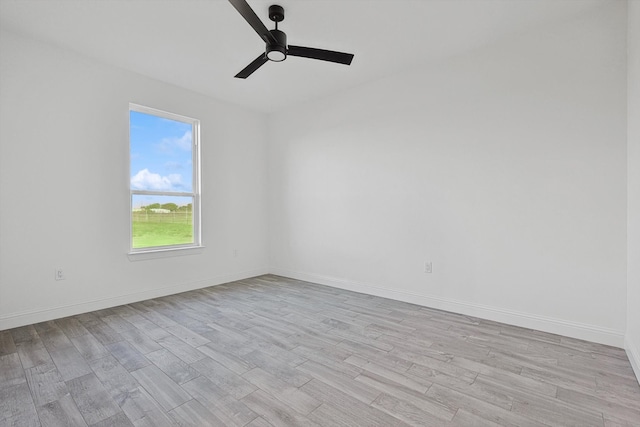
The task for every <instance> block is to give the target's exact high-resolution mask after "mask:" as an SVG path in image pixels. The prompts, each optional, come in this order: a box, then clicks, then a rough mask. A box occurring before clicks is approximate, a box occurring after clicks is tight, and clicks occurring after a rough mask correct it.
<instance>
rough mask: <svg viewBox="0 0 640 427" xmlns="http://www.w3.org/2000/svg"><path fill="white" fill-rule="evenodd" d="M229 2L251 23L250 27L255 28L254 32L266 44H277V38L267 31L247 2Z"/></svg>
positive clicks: (239, 0)
mask: <svg viewBox="0 0 640 427" xmlns="http://www.w3.org/2000/svg"><path fill="white" fill-rule="evenodd" d="M229 3H231V4H232V5H233V7H235V8H236V10H237V11H238V12H240V15H242V17H243V18H244V19H245V21H247V22H248V23H249V25H251V28H253V29H254V30H256V33H258V35H259V36H260V37H261V38H262V40H264V41H265V43H268V44H277V40H276V38H275V37H273V35H272V34H271V33H270V32H269V30H268V29H267V27H265V25H264V24H263V23H262V21H261V20H260V18H258V15H256V13H255V12H254V11H253V9H251V6H249V3H247V2H246V0H229Z"/></svg>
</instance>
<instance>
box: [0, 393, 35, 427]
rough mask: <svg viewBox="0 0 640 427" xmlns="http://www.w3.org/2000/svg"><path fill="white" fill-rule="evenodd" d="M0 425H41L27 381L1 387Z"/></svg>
mask: <svg viewBox="0 0 640 427" xmlns="http://www.w3.org/2000/svg"><path fill="white" fill-rule="evenodd" d="M0 426H16V427H22V426H25V427H30V426H34V427H35V426H40V421H39V420H38V414H37V413H36V407H35V405H34V403H33V399H32V398H31V393H30V392H29V386H28V385H27V383H26V382H25V383H21V384H16V385H13V386H9V387H4V388H0Z"/></svg>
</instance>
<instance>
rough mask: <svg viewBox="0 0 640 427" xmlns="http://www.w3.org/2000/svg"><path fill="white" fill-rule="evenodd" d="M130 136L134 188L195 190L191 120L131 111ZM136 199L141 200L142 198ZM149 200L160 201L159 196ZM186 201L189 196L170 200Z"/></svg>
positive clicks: (131, 172) (150, 201)
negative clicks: (185, 120) (189, 121)
mask: <svg viewBox="0 0 640 427" xmlns="http://www.w3.org/2000/svg"><path fill="white" fill-rule="evenodd" d="M129 138H130V143H131V146H130V150H131V170H130V183H131V189H132V190H152V191H163V192H165V191H177V192H191V191H192V189H193V183H192V176H193V163H192V127H191V124H190V123H184V122H179V121H176V120H169V119H165V118H162V117H157V116H153V115H150V114H145V113H140V112H138V111H130V128H129ZM136 199H137V200H138V201H139V200H140V197H136ZM145 199H148V201H149V203H154V202H158V201H159V200H158V198H157V197H145ZM162 200H163V201H161V202H160V203H166V202H167V200H168V199H167V198H166V197H163V198H162ZM185 200H187V199H184V198H180V199H179V201H178V200H169V201H172V202H174V203H177V204H184V202H185ZM189 203H190V202H189ZM142 204H146V203H142ZM136 207H137V206H136Z"/></svg>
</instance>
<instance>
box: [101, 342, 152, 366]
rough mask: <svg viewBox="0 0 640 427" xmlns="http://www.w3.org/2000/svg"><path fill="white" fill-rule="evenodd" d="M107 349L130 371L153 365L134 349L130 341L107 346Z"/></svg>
mask: <svg viewBox="0 0 640 427" xmlns="http://www.w3.org/2000/svg"><path fill="white" fill-rule="evenodd" d="M106 347H107V349H108V350H109V351H110V352H111V354H113V355H114V356H115V358H116V359H118V362H120V364H121V365H122V366H124V367H125V369H126V370H128V371H135V370H137V369H140V368H143V367H145V366H147V365H148V364H149V363H151V362H149V360H148V359H147V358H146V357H144V355H143V354H142V353H140V352H139V351H138V350H136V349H135V348H133V346H132V345H131V344H130V343H129V342H128V341H119V342H115V343H112V344H107V345H106Z"/></svg>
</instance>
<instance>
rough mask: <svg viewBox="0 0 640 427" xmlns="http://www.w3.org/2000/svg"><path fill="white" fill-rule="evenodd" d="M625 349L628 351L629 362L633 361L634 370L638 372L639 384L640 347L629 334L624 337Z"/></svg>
mask: <svg viewBox="0 0 640 427" xmlns="http://www.w3.org/2000/svg"><path fill="white" fill-rule="evenodd" d="M624 349H625V351H626V352H627V357H628V358H629V362H631V367H632V368H633V372H635V374H636V379H637V380H638V384H640V349H639V348H638V347H636V345H635V344H634V343H633V342H632V341H631V339H630V338H629V336H628V335H627V336H626V337H625V338H624Z"/></svg>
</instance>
